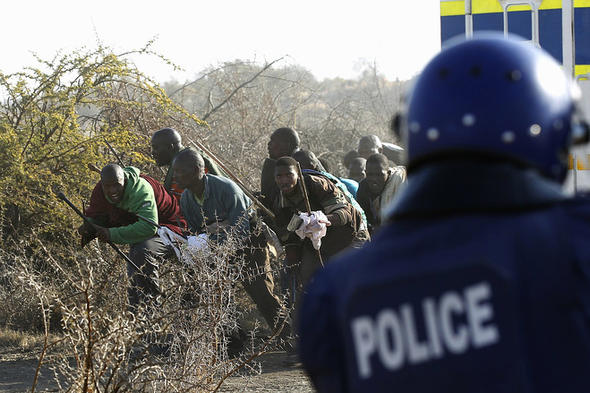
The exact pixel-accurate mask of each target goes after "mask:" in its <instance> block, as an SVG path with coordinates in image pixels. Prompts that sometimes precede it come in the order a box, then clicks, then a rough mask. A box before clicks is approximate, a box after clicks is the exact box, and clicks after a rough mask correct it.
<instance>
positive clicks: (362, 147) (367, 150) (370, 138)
mask: <svg viewBox="0 0 590 393" xmlns="http://www.w3.org/2000/svg"><path fill="white" fill-rule="evenodd" d="M358 153H359V156H361V157H363V158H364V159H365V160H366V159H368V158H369V156H370V155H371V154H377V153H383V145H382V144H381V140H380V139H379V137H378V136H377V135H365V136H363V137H362V138H361V139H359V147H358Z"/></svg>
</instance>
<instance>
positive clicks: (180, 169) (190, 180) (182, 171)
mask: <svg viewBox="0 0 590 393" xmlns="http://www.w3.org/2000/svg"><path fill="white" fill-rule="evenodd" d="M172 167H173V168H174V181H175V182H176V184H178V186H179V187H180V188H193V187H199V186H200V185H201V183H202V182H203V177H204V176H205V170H204V169H203V166H202V165H197V166H196V167H195V166H194V165H190V164H187V163H185V162H182V161H174V163H173V164H172Z"/></svg>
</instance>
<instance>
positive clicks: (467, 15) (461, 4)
mask: <svg viewBox="0 0 590 393" xmlns="http://www.w3.org/2000/svg"><path fill="white" fill-rule="evenodd" d="M440 15H441V44H442V46H443V47H444V45H445V42H446V41H447V40H449V39H450V38H452V37H455V36H458V35H465V36H466V37H470V36H472V35H473V34H474V32H477V31H484V30H485V31H490V30H492V31H503V32H504V33H505V34H509V33H510V34H516V35H518V36H521V37H523V39H524V40H528V41H530V43H531V45H537V46H540V47H542V48H543V49H545V50H546V51H548V52H549V53H550V54H551V55H552V56H553V57H555V59H557V60H558V61H559V62H560V63H561V64H563V68H564V70H565V72H567V73H568V74H570V75H571V76H572V78H575V79H576V80H577V81H578V82H579V85H580V88H581V89H582V96H583V99H582V108H583V110H584V112H585V113H586V116H587V117H588V115H590V45H589V43H590V0H441V2H440ZM492 105H493V104H492ZM589 119H590V118H589ZM569 160H570V173H569V176H568V179H567V180H566V183H565V185H564V187H565V188H566V190H568V191H571V192H575V191H579V190H586V191H588V190H590V146H582V147H577V148H575V149H574V150H573V152H572V154H570V157H569Z"/></svg>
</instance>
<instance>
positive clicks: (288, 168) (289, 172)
mask: <svg viewBox="0 0 590 393" xmlns="http://www.w3.org/2000/svg"><path fill="white" fill-rule="evenodd" d="M298 179H299V175H298V174H297V161H295V160H294V159H293V158H291V157H281V158H279V159H278V160H277V163H276V165H275V182H276V183H277V186H278V187H279V190H281V192H282V193H283V194H285V195H290V194H293V193H294V192H296V191H297V181H298Z"/></svg>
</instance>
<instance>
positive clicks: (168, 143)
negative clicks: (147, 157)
mask: <svg viewBox="0 0 590 393" xmlns="http://www.w3.org/2000/svg"><path fill="white" fill-rule="evenodd" d="M180 149H182V141H181V138H180V134H179V133H178V132H177V131H176V130H175V129H173V128H162V129H161V130H159V131H156V132H154V135H152V157H153V158H154V160H156V164H157V165H158V166H163V165H170V164H171V163H172V159H173V158H174V156H175V155H176V154H177V153H178V152H179V151H180Z"/></svg>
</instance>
